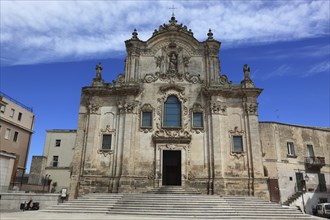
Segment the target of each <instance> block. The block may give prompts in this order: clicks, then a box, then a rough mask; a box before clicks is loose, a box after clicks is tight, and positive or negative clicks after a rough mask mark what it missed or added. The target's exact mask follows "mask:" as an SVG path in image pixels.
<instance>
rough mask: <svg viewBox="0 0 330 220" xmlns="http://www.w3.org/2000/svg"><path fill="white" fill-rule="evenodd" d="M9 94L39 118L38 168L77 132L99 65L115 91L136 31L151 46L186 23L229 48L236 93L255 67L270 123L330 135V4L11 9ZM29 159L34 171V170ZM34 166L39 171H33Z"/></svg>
mask: <svg viewBox="0 0 330 220" xmlns="http://www.w3.org/2000/svg"><path fill="white" fill-rule="evenodd" d="M0 4H1V5H0V6H1V8H0V10H1V13H0V16H1V17H0V18H1V38H0V43H1V51H0V52H1V56H0V59H1V78H0V79H1V81H0V90H1V91H2V92H4V93H6V94H7V95H9V96H11V97H13V98H15V99H17V100H19V101H20V102H22V103H24V104H25V105H27V106H31V107H33V109H34V113H35V114H36V119H35V126H34V130H35V133H34V134H33V138H32V143H31V150H30V155H29V158H30V159H31V157H32V156H33V155H42V153H43V147H44V141H45V135H46V132H45V131H46V130H48V129H76V127H77V119H78V108H79V99H80V92H81V87H83V86H88V85H90V84H91V80H92V78H93V77H94V76H95V65H96V64H97V63H98V62H101V63H102V65H103V77H104V79H105V80H106V81H108V82H109V81H111V80H113V79H115V77H116V75H117V74H119V73H123V71H124V59H125V44H124V41H125V40H127V39H129V38H131V33H132V31H133V29H134V28H136V29H137V30H138V33H139V35H138V37H139V38H140V39H142V40H147V39H148V38H149V37H151V35H152V32H153V30H154V29H157V28H158V26H159V25H161V24H163V23H167V22H168V20H169V19H170V16H171V13H172V11H171V10H170V9H169V7H171V6H172V5H174V7H175V8H176V9H175V17H176V19H177V20H178V23H183V24H184V25H187V26H188V28H191V29H192V31H193V33H194V36H195V38H197V39H198V40H200V41H203V40H206V38H207V32H208V29H209V28H211V29H212V32H213V33H214V35H213V36H214V38H215V39H217V40H219V41H221V42H222V45H221V51H220V55H219V56H220V61H221V72H222V74H226V75H227V76H228V77H229V79H230V80H232V81H233V83H239V82H240V81H241V80H242V79H243V71H242V69H243V65H244V64H245V63H247V64H249V65H250V67H251V76H252V78H253V80H254V82H255V84H256V86H257V87H259V88H263V89H264V91H263V93H262V94H261V96H260V98H259V99H258V101H259V118H260V120H261V121H278V122H283V123H289V124H298V125H306V126H321V127H330V115H329V114H330V113H329V112H330V110H329V102H330V97H329V94H330V88H329V87H330V78H329V77H330V63H329V60H330V42H329V39H330V38H329V37H330V33H329V26H330V23H329V22H330V16H329V8H330V3H329V1H327V0H324V1H322V0H320V1H307V0H305V1H302V0H299V1H294V0H293V1H238V0H236V1H56V0H53V1H42V0H39V1H37V0H35V1H6V0H2V1H1V3H0ZM30 159H29V163H30ZM28 166H29V165H28Z"/></svg>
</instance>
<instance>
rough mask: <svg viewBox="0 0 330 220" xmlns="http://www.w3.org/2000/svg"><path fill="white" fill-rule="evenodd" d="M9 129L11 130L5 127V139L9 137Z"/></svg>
mask: <svg viewBox="0 0 330 220" xmlns="http://www.w3.org/2000/svg"><path fill="white" fill-rule="evenodd" d="M10 131H11V130H10V129H9V128H7V129H6V133H5V139H7V140H9V139H10Z"/></svg>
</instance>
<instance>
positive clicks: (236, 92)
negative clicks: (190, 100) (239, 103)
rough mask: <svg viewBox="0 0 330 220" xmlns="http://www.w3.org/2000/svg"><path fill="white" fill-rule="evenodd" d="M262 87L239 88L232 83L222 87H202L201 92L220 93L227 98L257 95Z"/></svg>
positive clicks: (206, 93)
mask: <svg viewBox="0 0 330 220" xmlns="http://www.w3.org/2000/svg"><path fill="white" fill-rule="evenodd" d="M262 90H263V89H258V88H241V87H240V85H238V86H237V87H236V86H235V85H233V86H232V87H229V88H223V87H220V86H219V87H218V86H217V87H212V86H211V87H206V86H204V87H203V88H202V92H203V94H204V95H205V96H214V95H221V96H223V97H227V98H239V97H258V96H259V95H260V94H261V92H262Z"/></svg>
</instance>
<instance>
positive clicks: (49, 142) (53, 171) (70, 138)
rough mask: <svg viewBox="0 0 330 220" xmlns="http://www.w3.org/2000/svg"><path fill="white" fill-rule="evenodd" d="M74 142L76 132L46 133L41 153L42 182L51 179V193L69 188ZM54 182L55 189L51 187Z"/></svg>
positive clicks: (56, 131) (66, 130)
mask: <svg viewBox="0 0 330 220" xmlns="http://www.w3.org/2000/svg"><path fill="white" fill-rule="evenodd" d="M75 140H76V130H68V129H53V130H47V131H46V140H45V146H44V153H43V158H44V160H45V168H44V172H43V175H42V179H43V180H44V181H48V180H49V179H51V181H52V183H51V189H53V192H59V191H60V190H61V189H63V188H66V189H67V190H68V189H69V188H70V177H71V172H72V157H73V151H74V146H75ZM41 163H42V162H40V164H41ZM38 167H40V166H38ZM30 175H31V174H30ZM55 182H56V187H54V186H53V184H54V183H55Z"/></svg>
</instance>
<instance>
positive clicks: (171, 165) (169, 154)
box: [162, 150, 181, 186]
mask: <svg viewBox="0 0 330 220" xmlns="http://www.w3.org/2000/svg"><path fill="white" fill-rule="evenodd" d="M162 178H163V186H164V185H172V186H181V151H179V150H177V151H172V150H164V151H163V177H162Z"/></svg>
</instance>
